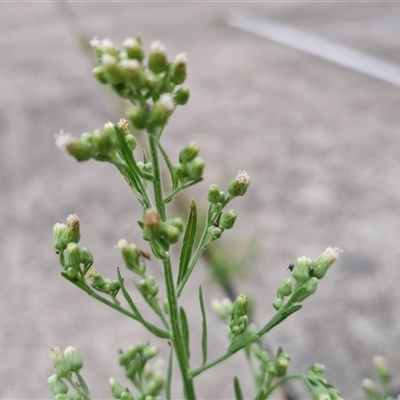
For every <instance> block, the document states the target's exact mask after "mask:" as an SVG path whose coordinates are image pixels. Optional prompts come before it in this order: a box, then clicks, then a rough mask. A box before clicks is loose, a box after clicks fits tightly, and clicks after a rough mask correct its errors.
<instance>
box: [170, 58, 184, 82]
mask: <svg viewBox="0 0 400 400" xmlns="http://www.w3.org/2000/svg"><path fill="white" fill-rule="evenodd" d="M186 70H187V56H186V54H184V53H180V54H178V55H177V56H176V57H175V61H174V62H173V63H172V65H171V82H173V83H174V84H175V85H180V84H182V83H183V82H185V80H186V76H187V72H186Z"/></svg>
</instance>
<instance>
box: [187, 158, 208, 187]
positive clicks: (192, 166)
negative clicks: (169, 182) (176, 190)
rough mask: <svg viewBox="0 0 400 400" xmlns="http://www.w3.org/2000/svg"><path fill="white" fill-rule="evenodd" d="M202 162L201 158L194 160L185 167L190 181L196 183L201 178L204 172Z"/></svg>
mask: <svg viewBox="0 0 400 400" xmlns="http://www.w3.org/2000/svg"><path fill="white" fill-rule="evenodd" d="M204 166H205V163H204V160H203V159H202V158H201V157H196V158H194V159H193V160H192V161H191V162H190V163H189V164H187V166H186V170H187V175H188V178H189V179H190V180H192V181H197V180H199V179H201V178H202V176H203V171H204Z"/></svg>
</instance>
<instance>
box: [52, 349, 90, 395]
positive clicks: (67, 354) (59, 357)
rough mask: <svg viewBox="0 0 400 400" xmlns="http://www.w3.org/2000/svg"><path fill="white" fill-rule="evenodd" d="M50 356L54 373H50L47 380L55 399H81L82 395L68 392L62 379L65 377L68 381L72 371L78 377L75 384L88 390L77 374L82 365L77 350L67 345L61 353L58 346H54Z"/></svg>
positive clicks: (85, 390)
mask: <svg viewBox="0 0 400 400" xmlns="http://www.w3.org/2000/svg"><path fill="white" fill-rule="evenodd" d="M51 357H52V359H53V362H54V368H55V374H53V375H51V376H50V377H49V379H48V380H47V382H48V384H49V386H50V389H51V391H52V392H53V395H54V398H55V399H56V400H81V398H82V397H81V396H80V394H78V393H74V394H68V391H69V387H68V385H67V383H66V382H65V381H64V379H66V380H67V381H68V382H70V381H71V378H72V374H73V373H74V374H75V375H76V376H77V377H78V382H76V383H75V385H77V386H80V387H81V389H82V390H83V391H84V392H85V393H86V392H88V389H87V386H86V384H85V382H84V380H83V378H82V377H81V376H80V374H79V372H80V370H81V369H82V367H83V361H82V357H81V355H80V354H79V352H78V350H77V349H76V348H75V347H72V346H69V347H67V348H66V349H65V350H64V353H61V350H60V348H59V347H54V348H53V349H52V350H51ZM75 387H76V386H75Z"/></svg>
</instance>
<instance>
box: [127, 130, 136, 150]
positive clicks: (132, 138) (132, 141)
mask: <svg viewBox="0 0 400 400" xmlns="http://www.w3.org/2000/svg"><path fill="white" fill-rule="evenodd" d="M125 142H126V145H127V146H128V148H129V150H130V151H133V150H135V149H136V145H137V143H136V138H135V136H133V135H131V134H130V133H129V134H128V135H126V136H125Z"/></svg>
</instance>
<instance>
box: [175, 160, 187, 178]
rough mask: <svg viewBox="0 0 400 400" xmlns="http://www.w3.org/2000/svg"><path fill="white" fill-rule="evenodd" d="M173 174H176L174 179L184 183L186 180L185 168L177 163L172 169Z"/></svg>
mask: <svg viewBox="0 0 400 400" xmlns="http://www.w3.org/2000/svg"><path fill="white" fill-rule="evenodd" d="M174 172H175V174H176V177H177V178H178V179H179V180H180V181H185V180H186V178H187V170H186V166H185V165H183V164H181V163H179V164H177V165H176V166H175V168H174Z"/></svg>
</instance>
